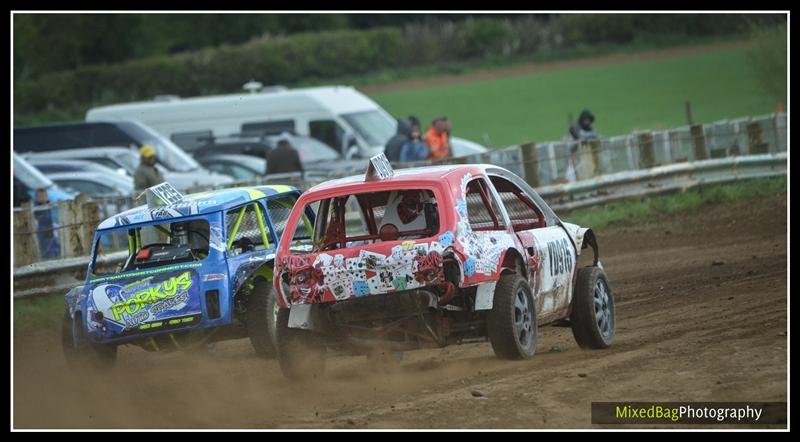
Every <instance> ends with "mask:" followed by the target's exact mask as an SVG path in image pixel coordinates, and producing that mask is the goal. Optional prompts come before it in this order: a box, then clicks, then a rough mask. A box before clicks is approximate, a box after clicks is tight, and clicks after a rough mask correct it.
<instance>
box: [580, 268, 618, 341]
mask: <svg viewBox="0 0 800 442" xmlns="http://www.w3.org/2000/svg"><path fill="white" fill-rule="evenodd" d="M570 323H571V324H572V335H573V336H575V341H577V342H578V345H579V346H580V347H581V348H590V349H600V348H606V347H608V346H609V345H611V341H613V340H614V334H615V332H616V326H617V320H616V312H615V309H614V294H613V293H612V292H611V288H610V287H609V286H608V279H607V278H606V274H605V272H603V269H601V268H600V267H595V266H592V267H584V268H582V269H580V270H579V271H578V281H577V284H576V285H575V293H574V297H573V299H572V314H571V316H570Z"/></svg>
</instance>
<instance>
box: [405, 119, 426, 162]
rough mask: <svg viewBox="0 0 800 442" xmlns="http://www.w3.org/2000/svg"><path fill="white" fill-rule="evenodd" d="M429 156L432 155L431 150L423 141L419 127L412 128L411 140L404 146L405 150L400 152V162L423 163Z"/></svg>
mask: <svg viewBox="0 0 800 442" xmlns="http://www.w3.org/2000/svg"><path fill="white" fill-rule="evenodd" d="M428 154H430V149H428V146H427V145H425V143H424V142H423V141H422V137H421V134H420V128H419V126H418V125H417V126H412V128H411V134H410V135H409V140H408V141H406V143H405V144H403V148H402V150H400V162H401V163H407V162H410V161H422V160H424V159H426V158H428Z"/></svg>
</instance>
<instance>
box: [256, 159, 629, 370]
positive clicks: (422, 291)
mask: <svg viewBox="0 0 800 442" xmlns="http://www.w3.org/2000/svg"><path fill="white" fill-rule="evenodd" d="M376 158H377V157H376ZM376 158H373V159H372V160H371V161H373V163H374V164H372V165H371V166H370V171H369V172H368V173H367V175H366V177H365V176H354V177H349V178H343V179H338V180H334V181H328V182H326V183H323V184H320V185H318V186H315V187H313V188H312V189H310V190H308V191H307V192H305V193H303V194H302V196H301V197H300V198H299V199H298V201H297V203H296V205H295V206H294V208H293V210H292V213H291V214H290V216H289V218H288V221H287V223H286V226H287V227H286V228H285V230H284V231H283V236H282V237H281V240H280V242H279V244H280V246H279V248H278V251H277V256H276V260H275V275H276V276H277V277H276V278H274V284H275V289H276V292H277V300H278V304H279V305H280V309H279V310H278V312H277V314H276V315H275V316H274V317H272V318H271V320H272V321H274V324H273V327H271V328H272V329H273V330H274V334H275V335H274V338H275V342H276V345H277V349H278V358H279V361H280V364H281V369H282V371H283V373H284V374H285V375H286V376H287V377H289V378H306V377H310V376H318V375H320V374H322V371H323V370H324V366H325V355H326V352H327V350H328V349H333V350H337V349H338V350H343V351H345V352H348V353H350V354H374V353H375V352H376V351H381V352H385V351H387V350H388V351H390V352H391V351H404V350H410V349H416V348H424V347H434V346H445V345H448V344H453V343H462V342H470V341H479V340H485V339H487V338H488V339H489V341H490V342H491V345H492V348H493V349H494V352H495V354H496V355H497V356H499V357H501V358H508V359H524V358H529V357H531V356H532V355H533V354H534V351H535V349H536V336H537V327H538V326H542V325H545V324H549V323H560V324H566V323H569V325H570V326H571V327H572V330H573V333H574V336H575V339H576V341H577V342H578V344H579V345H580V346H581V347H584V348H605V347H607V346H608V345H609V344H611V341H612V340H613V338H614V333H615V316H614V297H613V294H612V292H611V289H610V286H609V284H608V280H607V279H606V276H605V273H604V272H603V268H602V265H601V264H600V262H599V260H598V248H597V241H596V238H595V234H594V232H592V230H591V229H587V228H582V227H579V226H577V225H574V224H569V223H565V222H562V221H561V220H560V219H559V218H558V216H556V214H555V213H554V212H553V211H552V210H551V209H550V208H549V207H548V206H547V204H546V203H545V202H544V200H542V198H541V197H540V196H539V195H538V194H537V193H536V192H535V191H534V190H533V189H532V188H531V187H530V186H529V185H528V184H526V183H525V181H523V180H522V179H521V178H519V177H518V176H516V175H514V174H512V173H511V172H509V171H507V170H505V169H502V168H500V167H496V166H492V165H464V166H434V167H425V168H416V169H403V170H398V171H396V172H395V171H393V170H391V168H390V167H389V166H388V163H383V162H381V161H380V158H377V160H376ZM376 166H377V167H376ZM314 214H316V216H314ZM587 247H590V248H591V249H592V251H593V256H592V257H591V260H588V258H586V260H587V261H588V262H587V265H585V266H583V267H581V266H579V265H578V258H579V255H580V253H581V251H582V250H583V249H586V248H587Z"/></svg>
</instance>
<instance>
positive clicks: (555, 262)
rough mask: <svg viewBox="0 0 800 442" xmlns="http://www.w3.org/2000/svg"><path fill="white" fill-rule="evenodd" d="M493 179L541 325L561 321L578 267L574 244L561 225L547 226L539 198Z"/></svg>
mask: <svg viewBox="0 0 800 442" xmlns="http://www.w3.org/2000/svg"><path fill="white" fill-rule="evenodd" d="M490 179H491V182H492V185H493V187H494V188H495V190H496V191H497V194H498V197H499V199H500V201H501V203H502V205H503V207H504V209H505V211H506V213H507V214H508V218H509V221H510V223H511V226H512V228H513V230H514V233H515V235H516V236H517V237H518V238H519V240H520V242H521V243H522V245H523V247H524V249H525V255H526V259H527V265H528V269H529V283H530V285H531V289H532V290H533V293H534V297H535V298H536V304H537V311H538V312H539V313H538V316H539V318H540V319H541V322H540V323H544V322H548V321H549V320H550V319H557V318H559V317H562V316H563V313H564V311H565V310H566V309H568V308H569V304H570V301H571V297H572V285H573V275H574V274H575V265H576V253H575V247H574V246H573V244H572V241H571V240H570V238H569V236H568V234H567V232H566V231H565V230H564V228H563V227H561V225H560V224H558V223H557V222H553V220H550V222H548V220H547V219H546V217H545V216H544V212H543V210H542V208H540V207H539V205H538V204H536V202H535V200H536V198H533V196H531V195H530V194H529V193H528V192H527V191H526V190H525V189H523V188H521V187H520V186H518V185H516V184H515V183H513V182H511V181H510V180H508V179H506V178H503V177H500V176H491V177H490Z"/></svg>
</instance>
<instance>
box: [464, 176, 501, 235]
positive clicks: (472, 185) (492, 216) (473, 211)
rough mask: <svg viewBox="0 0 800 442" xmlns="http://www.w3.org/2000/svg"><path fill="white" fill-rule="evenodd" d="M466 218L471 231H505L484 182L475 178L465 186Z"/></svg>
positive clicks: (495, 205)
mask: <svg viewBox="0 0 800 442" xmlns="http://www.w3.org/2000/svg"><path fill="white" fill-rule="evenodd" d="M465 199H466V202H467V218H469V225H470V227H472V230H476V231H481V230H505V229H506V226H505V222H504V221H503V217H502V216H501V214H500V211H499V210H498V208H497V203H496V202H495V201H494V199H493V198H492V193H491V191H490V190H489V187H488V186H487V184H486V182H485V181H484V180H483V179H482V178H476V179H474V180H472V181H470V182H469V183H468V184H467V194H466V195H465Z"/></svg>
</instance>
